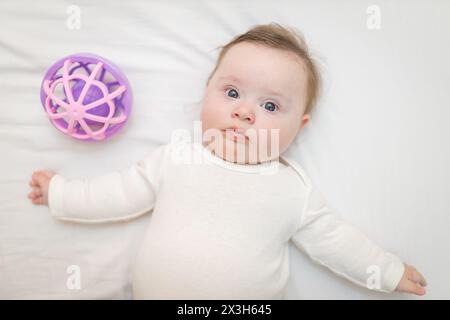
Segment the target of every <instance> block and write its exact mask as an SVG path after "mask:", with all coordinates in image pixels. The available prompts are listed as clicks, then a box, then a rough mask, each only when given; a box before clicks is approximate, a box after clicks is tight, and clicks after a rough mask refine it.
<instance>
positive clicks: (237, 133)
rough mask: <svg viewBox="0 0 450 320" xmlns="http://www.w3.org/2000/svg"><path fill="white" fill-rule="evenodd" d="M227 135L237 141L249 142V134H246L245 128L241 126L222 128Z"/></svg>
mask: <svg viewBox="0 0 450 320" xmlns="http://www.w3.org/2000/svg"><path fill="white" fill-rule="evenodd" d="M222 131H223V132H224V133H225V136H226V137H229V138H231V139H232V140H233V141H235V142H240V141H245V142H247V141H248V140H249V139H248V136H247V135H246V134H245V130H244V129H241V128H234V127H232V128H226V129H223V130H222Z"/></svg>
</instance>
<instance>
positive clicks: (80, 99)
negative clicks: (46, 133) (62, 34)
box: [41, 53, 132, 141]
mask: <svg viewBox="0 0 450 320" xmlns="http://www.w3.org/2000/svg"><path fill="white" fill-rule="evenodd" d="M41 102H42V105H43V106H44V109H45V112H46V113H47V116H48V118H49V119H50V121H51V122H52V124H53V125H54V126H55V127H56V128H57V129H58V130H59V131H61V132H63V133H65V134H67V135H69V136H71V137H73V138H76V139H80V140H87V141H94V140H104V139H107V138H109V137H111V136H112V135H113V134H115V133H116V132H118V131H119V130H120V129H121V128H122V127H123V125H124V124H125V122H126V121H127V119H128V117H129V115H130V111H131V104H132V93H131V87H130V84H129V82H128V80H127V78H126V77H125V76H124V74H123V73H122V72H121V71H120V70H119V68H118V67H117V66H116V65H114V64H113V63H112V62H111V61H109V60H107V59H105V58H102V57H100V56H97V55H94V54H90V53H78V54H73V55H70V56H67V57H64V58H62V59H61V60H59V61H57V62H56V63H55V64H53V65H52V66H51V67H50V69H49V70H48V71H47V73H46V74H45V76H44V79H43V80H42V85H41Z"/></svg>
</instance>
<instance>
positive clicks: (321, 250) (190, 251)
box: [49, 142, 404, 299]
mask: <svg viewBox="0 0 450 320" xmlns="http://www.w3.org/2000/svg"><path fill="white" fill-rule="evenodd" d="M49 208H50V212H51V214H52V215H53V216H54V217H55V218H58V219H62V220H69V221H78V222H108V221H121V220H128V219H131V218H134V217H137V216H139V215H142V214H144V213H147V212H151V215H152V216H151V219H150V223H149V225H148V228H147V231H146V233H145V236H144V238H143V242H142V244H141V247H140V250H139V253H138V255H137V258H136V261H135V263H134V264H133V295H134V298H135V299H282V298H283V297H284V289H285V286H286V283H287V280H288V277H289V257H288V241H289V240H292V241H293V243H294V244H295V245H296V246H297V247H298V248H299V249H301V250H302V251H304V252H305V253H306V254H307V255H308V256H309V257H310V258H311V259H312V260H313V261H315V262H317V263H319V264H321V265H324V266H326V267H328V268H329V269H331V270H332V271H333V272H335V273H337V274H338V275H340V276H343V277H345V278H347V279H348V280H350V281H352V282H354V283H356V284H359V285H361V286H366V282H367V279H368V277H369V276H370V273H368V271H370V270H373V268H374V267H375V268H377V270H379V271H380V275H381V279H380V280H381V282H380V286H379V287H378V288H377V287H376V286H375V290H379V291H384V292H390V291H393V290H394V289H395V288H396V286H397V284H398V282H399V281H400V278H401V276H402V274H403V271H404V266H403V263H402V261H401V260H400V259H399V258H398V257H397V256H395V255H393V254H391V253H389V252H386V251H384V250H382V249H381V248H380V247H378V246H376V245H375V244H373V243H372V242H371V241H370V240H369V239H368V238H367V237H366V236H365V235H363V234H362V233H361V232H359V231H358V230H356V229H354V228H353V227H352V226H351V225H350V224H348V223H346V222H344V221H342V220H341V219H340V218H339V217H338V216H337V215H336V214H333V213H332V212H330V210H329V209H328V207H327V206H326V204H325V202H324V199H323V197H322V196H321V194H320V193H319V192H318V191H317V189H315V188H314V187H313V186H312V184H311V181H310V179H309V178H308V176H307V175H306V174H305V172H304V171H303V170H302V168H301V167H300V165H299V164H298V163H296V162H295V161H293V160H291V159H288V158H286V157H283V156H281V157H280V158H279V161H278V160H273V161H271V162H268V163H263V164H256V165H242V164H235V163H232V162H227V161H225V160H223V159H221V158H219V157H218V156H216V155H214V154H213V153H211V152H210V151H209V150H208V149H207V148H205V147H203V145H202V144H201V143H180V142H177V143H169V144H166V145H163V146H160V147H158V148H157V149H155V150H154V151H153V152H151V153H150V154H148V156H146V157H145V158H144V159H143V160H141V161H139V162H137V163H136V164H135V165H133V166H132V167H130V168H128V169H126V170H122V171H117V172H112V173H109V174H105V175H103V176H99V177H96V178H92V179H74V180H67V179H65V178H63V177H62V176H61V175H55V176H54V177H53V178H52V180H51V182H50V188H49ZM370 268H372V269H370Z"/></svg>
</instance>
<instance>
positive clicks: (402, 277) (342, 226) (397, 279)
mask: <svg viewBox="0 0 450 320" xmlns="http://www.w3.org/2000/svg"><path fill="white" fill-rule="evenodd" d="M292 240H293V242H294V243H295V244H296V246H297V247H298V248H300V249H301V250H302V251H304V252H306V254H308V255H309V256H310V257H311V259H312V260H313V261H315V262H317V263H319V264H321V265H324V266H326V267H328V268H329V269H331V270H332V271H333V272H335V273H337V274H339V275H341V276H343V277H345V278H347V279H348V280H350V281H352V282H354V283H356V284H359V285H361V286H364V287H367V288H369V286H368V282H369V285H370V288H371V289H374V290H378V291H382V292H391V291H394V290H397V291H403V292H409V293H415V294H417V295H423V294H425V289H424V288H423V286H426V281H425V279H424V278H423V276H422V275H421V274H420V273H419V272H417V271H416V270H415V269H414V267H412V266H409V265H407V264H404V263H403V262H402V261H401V260H400V259H399V258H398V257H397V256H395V255H394V254H392V253H389V252H386V251H384V250H383V249H382V248H380V247H378V246H376V245H375V244H373V243H372V242H371V241H370V240H369V239H368V238H367V237H366V236H365V235H364V234H363V233H361V232H360V231H358V230H356V229H355V228H353V227H352V226H351V225H350V224H348V223H346V222H345V221H343V220H341V219H340V218H339V217H338V216H337V215H336V214H333V213H332V212H331V211H330V210H329V209H328V207H327V206H326V204H325V202H324V200H323V197H322V196H321V194H320V193H319V192H318V191H317V190H315V189H314V188H310V189H309V194H308V197H307V201H306V205H305V208H304V210H303V215H302V219H301V222H300V226H299V227H298V228H297V231H296V233H295V234H294V235H293V237H292ZM377 274H378V275H379V276H380V277H379V280H380V281H379V285H377V283H373V282H372V281H371V280H375V281H376V278H372V279H371V280H369V277H371V275H375V277H376V275H377ZM368 280H369V281H368Z"/></svg>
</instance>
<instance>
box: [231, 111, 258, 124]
mask: <svg viewBox="0 0 450 320" xmlns="http://www.w3.org/2000/svg"><path fill="white" fill-rule="evenodd" d="M232 117H233V118H238V119H241V120H243V121H246V122H248V123H250V124H253V123H254V122H255V115H254V114H253V113H252V112H250V111H248V110H247V109H245V108H239V109H235V110H233V112H232Z"/></svg>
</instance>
